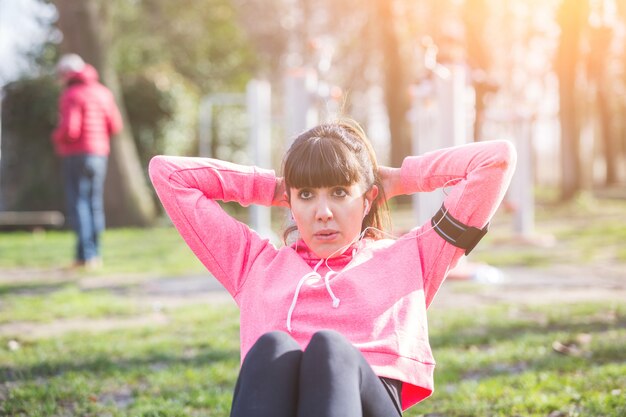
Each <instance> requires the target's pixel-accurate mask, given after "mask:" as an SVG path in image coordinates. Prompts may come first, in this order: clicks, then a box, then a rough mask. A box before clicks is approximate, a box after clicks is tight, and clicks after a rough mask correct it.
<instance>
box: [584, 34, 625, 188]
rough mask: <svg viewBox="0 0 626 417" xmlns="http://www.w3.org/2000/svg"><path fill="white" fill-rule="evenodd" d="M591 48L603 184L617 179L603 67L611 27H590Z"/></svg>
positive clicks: (608, 96)
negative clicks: (603, 170) (602, 161)
mask: <svg viewBox="0 0 626 417" xmlns="http://www.w3.org/2000/svg"><path fill="white" fill-rule="evenodd" d="M589 34H590V36H589V37H590V44H591V48H590V49H591V51H590V53H589V57H588V65H587V67H588V68H589V78H590V79H591V81H592V82H593V84H594V85H595V87H596V105H597V109H598V113H597V114H598V119H599V125H600V132H599V136H600V142H601V144H602V155H603V156H604V161H605V176H604V185H605V186H610V185H613V184H615V183H616V182H617V179H618V178H617V176H618V174H617V158H618V157H619V155H618V153H617V150H616V146H615V139H614V131H613V124H612V122H611V120H612V117H611V95H610V92H609V88H610V82H611V78H610V76H611V74H610V73H609V71H608V70H607V68H608V67H609V65H608V61H609V60H608V59H607V58H608V57H609V56H610V53H611V51H610V50H609V49H610V45H611V40H612V38H613V30H612V29H611V28H610V27H608V26H598V27H592V28H591V29H590V31H589Z"/></svg>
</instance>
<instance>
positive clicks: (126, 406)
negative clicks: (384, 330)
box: [0, 289, 626, 417]
mask: <svg viewBox="0 0 626 417" xmlns="http://www.w3.org/2000/svg"><path fill="white" fill-rule="evenodd" d="M72 291H74V290H72ZM59 292H60V293H62V294H63V293H66V292H68V290H67V289H63V290H59ZM93 296H94V294H93V293H91V292H82V293H77V294H74V295H73V296H72V297H74V298H81V297H84V300H83V301H82V302H75V303H74V304H72V306H71V307H68V309H69V310H70V311H74V315H75V316H76V317H80V316H84V315H85V311H86V307H85V306H86V304H88V303H90V302H93V301H94V299H93V298H92V297H93ZM99 296H102V297H103V298H104V299H106V298H107V297H110V298H108V301H109V302H112V303H113V304H118V302H121V301H123V300H126V301H127V303H129V304H130V305H131V306H132V304H133V302H132V301H131V300H130V299H125V297H124V295H120V294H117V295H115V294H109V295H108V296H105V295H104V294H99ZM18 297H24V295H19V296H18ZM116 300H117V301H116ZM131 309H132V308H131ZM39 311H40V314H41V315H42V316H44V315H46V312H45V311H44V310H39ZM135 311H139V312H141V309H140V308H136V309H135ZM113 314H116V313H113ZM164 314H165V315H166V316H167V322H166V323H165V324H163V323H161V324H157V323H155V324H153V325H149V326H142V327H137V328H131V329H119V330H115V331H107V332H97V331H89V330H85V331H84V332H75V333H61V334H59V335H57V336H55V337H45V338H37V337H29V336H28V335H7V334H5V335H4V336H0V381H2V382H0V415H3V416H66V415H68V416H69V415H81V416H105V415H106V416H227V415H228V410H229V406H230V401H231V395H232V389H233V386H234V383H235V380H236V375H237V369H238V365H239V345H238V313H237V310H236V308H235V307H234V306H232V305H230V304H226V305H222V306H213V307H211V306H208V305H205V304H202V305H200V304H191V305H186V306H184V307H178V308H172V309H166V310H165V311H164ZM429 327H430V329H431V344H432V347H433V351H434V352H435V357H436V359H437V362H438V366H437V370H436V376H435V380H436V391H435V394H434V395H433V396H432V397H431V398H429V399H427V400H425V401H424V402H422V403H420V404H418V405H417V406H415V407H414V408H412V409H411V410H410V411H409V412H407V413H406V415H407V416H414V417H417V416H426V415H430V416H451V417H473V416H475V417H479V416H480V417H482V416H492V417H500V416H502V417H504V416H507V417H509V416H528V417H548V416H549V415H551V413H556V412H560V413H561V414H552V415H559V416H570V417H574V416H577V417H578V416H592V417H594V416H595V417H620V416H623V415H624V413H626V390H625V389H624V387H626V350H624V348H623V347H624V346H626V305H624V304H608V303H604V304H564V305H558V304H557V305H552V306H545V305H542V306H532V307H523V306H522V307H520V306H515V307H511V306H506V305H496V306H490V307H483V308H479V309H476V308H474V309H467V308H463V309H453V310H443V309H436V308H434V309H433V310H432V311H431V314H430V325H429ZM581 335H584V336H585V338H586V339H585V340H587V341H586V342H584V343H583V342H581V344H580V346H581V351H582V354H581V355H580V356H566V355H562V354H559V353H556V352H555V351H554V350H553V349H552V344H553V343H554V342H555V341H561V342H563V343H569V342H575V341H577V340H578V339H579V338H580V336H581ZM10 340H15V341H17V342H18V343H19V344H20V346H19V348H18V349H17V350H10V349H9V348H8V346H9V341H10Z"/></svg>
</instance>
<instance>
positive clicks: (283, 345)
mask: <svg viewBox="0 0 626 417" xmlns="http://www.w3.org/2000/svg"><path fill="white" fill-rule="evenodd" d="M298 350H300V345H298V343H297V342H296V341H295V340H294V339H293V338H292V337H291V336H290V335H288V334H287V333H285V332H280V331H272V332H268V333H265V334H263V335H262V336H261V337H259V338H258V339H257V341H256V342H255V343H254V345H252V348H251V349H250V351H248V354H247V355H246V359H248V357H250V358H255V359H258V358H259V357H263V358H267V359H268V360H273V359H275V358H277V357H279V356H281V355H283V354H285V353H287V352H291V351H298Z"/></svg>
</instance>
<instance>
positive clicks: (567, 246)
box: [471, 194, 626, 271]
mask: <svg viewBox="0 0 626 417" xmlns="http://www.w3.org/2000/svg"><path fill="white" fill-rule="evenodd" d="M514 215H515V214H514V213H508V214H507V213H504V211H503V210H500V211H499V212H498V213H497V215H496V216H495V218H494V220H493V221H492V227H491V229H490V233H488V234H487V235H486V236H485V239H484V240H483V242H481V243H480V244H479V245H478V246H477V248H476V249H475V251H474V252H473V253H472V254H471V256H472V259H474V260H476V261H481V262H486V263H488V264H490V265H493V266H525V267H545V266H549V265H554V264H571V262H572V260H575V262H576V263H577V264H580V265H594V264H596V263H603V264H609V265H618V266H622V267H625V268H626V222H624V216H625V215H626V200H608V199H603V200H601V199H596V198H593V197H592V196H590V195H589V194H581V195H580V196H579V197H578V198H577V199H575V200H574V201H572V202H570V203H568V204H556V203H554V202H552V201H550V200H548V199H547V198H546V197H545V196H544V197H541V198H540V199H538V201H537V207H536V208H535V223H534V229H535V230H534V235H531V236H528V237H527V238H528V239H526V240H527V241H525V240H523V239H519V237H516V236H514V235H513V234H512V229H513V227H512V223H513V221H514ZM550 240H552V241H553V242H552V243H547V242H548V241H550ZM625 271H626V270H625Z"/></svg>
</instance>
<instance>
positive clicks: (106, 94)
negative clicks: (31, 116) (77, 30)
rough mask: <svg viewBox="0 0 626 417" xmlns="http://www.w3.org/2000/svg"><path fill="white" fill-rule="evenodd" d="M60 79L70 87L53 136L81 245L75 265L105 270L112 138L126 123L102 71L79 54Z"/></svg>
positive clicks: (61, 66)
mask: <svg viewBox="0 0 626 417" xmlns="http://www.w3.org/2000/svg"><path fill="white" fill-rule="evenodd" d="M57 73H58V76H59V78H60V79H61V80H62V81H63V83H64V85H65V87H64V90H63V92H62V94H61V96H60V98H59V122H58V125H57V127H56V129H55V130H54V132H53V134H52V141H53V143H54V148H55V152H56V154H57V155H59V156H60V157H61V159H62V167H63V179H64V189H65V198H66V203H67V211H68V217H69V221H70V224H71V226H72V229H73V230H74V232H75V233H76V237H77V245H76V254H75V265H76V266H84V267H87V268H96V267H99V266H100V265H101V263H102V260H101V257H100V239H99V237H100V234H101V232H102V231H103V230H104V227H105V218H104V204H103V193H104V179H105V176H106V170H107V160H108V156H109V151H110V138H111V136H112V135H114V134H116V133H118V132H119V131H121V130H122V117H121V115H120V112H119V109H118V107H117V105H116V104H115V99H114V97H113V94H112V93H111V91H110V90H109V89H108V88H106V87H105V86H104V85H102V84H100V82H99V81H98V72H97V71H96V69H95V68H94V67H93V66H91V65H89V64H87V63H85V62H84V61H83V59H82V58H81V57H80V56H78V55H76V54H67V55H64V56H63V57H61V59H60V60H59V63H58V64H57Z"/></svg>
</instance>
